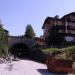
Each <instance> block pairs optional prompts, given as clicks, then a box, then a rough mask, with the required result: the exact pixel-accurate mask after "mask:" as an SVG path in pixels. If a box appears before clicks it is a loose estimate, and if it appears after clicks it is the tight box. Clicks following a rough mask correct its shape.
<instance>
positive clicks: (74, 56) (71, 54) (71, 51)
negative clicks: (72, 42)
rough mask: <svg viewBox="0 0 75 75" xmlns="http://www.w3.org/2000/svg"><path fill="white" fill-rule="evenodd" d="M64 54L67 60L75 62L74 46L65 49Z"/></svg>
mask: <svg viewBox="0 0 75 75" xmlns="http://www.w3.org/2000/svg"><path fill="white" fill-rule="evenodd" d="M65 54H66V57H67V58H70V59H73V60H75V46H71V47H68V48H66V49H65Z"/></svg>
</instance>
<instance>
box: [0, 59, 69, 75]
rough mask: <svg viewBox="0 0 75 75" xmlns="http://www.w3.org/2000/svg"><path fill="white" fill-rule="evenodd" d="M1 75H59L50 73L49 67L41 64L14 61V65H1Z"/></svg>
mask: <svg viewBox="0 0 75 75" xmlns="http://www.w3.org/2000/svg"><path fill="white" fill-rule="evenodd" d="M0 75H58V74H53V73H50V72H48V70H47V67H46V65H44V64H40V63H37V62H34V61H30V60H20V61H12V63H6V64H0ZM60 75H65V74H60ZM69 75H70V74H69Z"/></svg>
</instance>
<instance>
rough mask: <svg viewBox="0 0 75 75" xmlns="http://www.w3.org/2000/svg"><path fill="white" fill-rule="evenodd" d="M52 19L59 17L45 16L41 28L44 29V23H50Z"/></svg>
mask: <svg viewBox="0 0 75 75" xmlns="http://www.w3.org/2000/svg"><path fill="white" fill-rule="evenodd" d="M54 19H57V20H61V19H60V18H56V17H47V18H46V19H45V21H44V23H43V26H42V29H44V26H45V24H46V23H50V21H51V20H54Z"/></svg>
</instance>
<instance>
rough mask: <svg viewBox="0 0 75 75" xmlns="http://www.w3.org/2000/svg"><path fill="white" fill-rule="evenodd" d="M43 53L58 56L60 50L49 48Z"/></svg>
mask: <svg viewBox="0 0 75 75" xmlns="http://www.w3.org/2000/svg"><path fill="white" fill-rule="evenodd" d="M42 51H43V52H44V53H45V54H50V55H53V54H57V52H58V48H47V49H43V50H42Z"/></svg>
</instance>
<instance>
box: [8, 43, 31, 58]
mask: <svg viewBox="0 0 75 75" xmlns="http://www.w3.org/2000/svg"><path fill="white" fill-rule="evenodd" d="M29 50H30V49H29V47H28V46H27V45H26V44H24V43H17V44H14V45H13V46H12V47H11V48H10V50H9V52H10V53H11V54H13V55H14V56H15V57H19V58H25V57H28V56H29Z"/></svg>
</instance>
